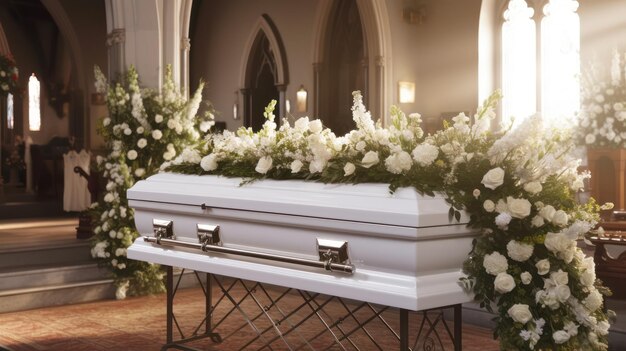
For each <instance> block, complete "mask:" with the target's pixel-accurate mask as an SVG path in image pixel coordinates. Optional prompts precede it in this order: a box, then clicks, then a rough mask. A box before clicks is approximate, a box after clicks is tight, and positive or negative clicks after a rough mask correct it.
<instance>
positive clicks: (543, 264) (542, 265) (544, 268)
mask: <svg viewBox="0 0 626 351" xmlns="http://www.w3.org/2000/svg"><path fill="white" fill-rule="evenodd" d="M535 267H537V274H539V275H546V274H548V272H550V261H549V260H548V259H547V258H544V259H543V260H540V261H539V262H537V263H535Z"/></svg>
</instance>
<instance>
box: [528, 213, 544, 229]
mask: <svg viewBox="0 0 626 351" xmlns="http://www.w3.org/2000/svg"><path fill="white" fill-rule="evenodd" d="M530 223H531V224H532V226H533V227H541V226H542V225H544V224H545V222H544V220H543V217H541V216H540V215H536V216H535V217H533V220H532V221H531V222H530Z"/></svg>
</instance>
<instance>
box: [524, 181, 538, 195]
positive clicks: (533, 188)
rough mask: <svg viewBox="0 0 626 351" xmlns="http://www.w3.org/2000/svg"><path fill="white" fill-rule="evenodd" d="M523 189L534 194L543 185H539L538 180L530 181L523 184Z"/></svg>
mask: <svg viewBox="0 0 626 351" xmlns="http://www.w3.org/2000/svg"><path fill="white" fill-rule="evenodd" d="M524 190H526V191H527V192H529V193H530V194H531V195H535V194H538V193H540V192H541V190H543V187H542V186H541V183H539V182H530V183H526V184H524Z"/></svg>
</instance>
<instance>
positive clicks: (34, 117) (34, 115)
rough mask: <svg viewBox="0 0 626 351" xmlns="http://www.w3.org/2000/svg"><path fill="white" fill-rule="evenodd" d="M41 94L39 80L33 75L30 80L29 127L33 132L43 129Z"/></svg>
mask: <svg viewBox="0 0 626 351" xmlns="http://www.w3.org/2000/svg"><path fill="white" fill-rule="evenodd" d="M40 92H41V89H40V84H39V80H38V79H37V77H35V74H34V73H33V75H32V76H30V78H29V79H28V126H29V129H30V130H32V131H38V130H40V129H41V105H40V104H39V94H40Z"/></svg>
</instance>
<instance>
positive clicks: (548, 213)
mask: <svg viewBox="0 0 626 351" xmlns="http://www.w3.org/2000/svg"><path fill="white" fill-rule="evenodd" d="M555 212H556V210H555V209H554V207H552V205H546V206H543V207H542V208H541V209H540V210H539V215H540V216H541V217H543V218H544V219H545V220H547V221H550V222H552V217H553V216H554V213H555Z"/></svg>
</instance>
